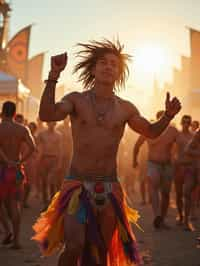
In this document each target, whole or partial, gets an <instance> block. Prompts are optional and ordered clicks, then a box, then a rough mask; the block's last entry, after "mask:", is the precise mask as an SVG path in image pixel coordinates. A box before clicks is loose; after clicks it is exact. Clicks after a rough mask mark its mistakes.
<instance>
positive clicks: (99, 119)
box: [90, 90, 114, 125]
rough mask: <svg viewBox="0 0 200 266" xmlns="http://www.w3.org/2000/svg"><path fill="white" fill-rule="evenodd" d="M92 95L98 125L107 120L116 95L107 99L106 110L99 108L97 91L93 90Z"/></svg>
mask: <svg viewBox="0 0 200 266" xmlns="http://www.w3.org/2000/svg"><path fill="white" fill-rule="evenodd" d="M90 95H91V102H92V106H93V109H94V112H95V116H96V122H97V124H98V125H102V123H103V122H104V121H105V117H106V114H107V113H108V112H109V111H110V110H111V109H112V108H113V104H114V97H113V96H112V97H111V98H110V99H107V101H108V103H107V105H106V106H105V109H104V110H98V109H97V101H96V94H95V92H94V91H93V90H91V93H90Z"/></svg>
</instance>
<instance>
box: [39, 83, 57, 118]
mask: <svg viewBox="0 0 200 266" xmlns="http://www.w3.org/2000/svg"><path fill="white" fill-rule="evenodd" d="M55 88H56V81H54V80H47V82H46V86H45V89H44V92H43V94H42V98H41V101H40V110H39V115H40V119H41V120H45V121H46V120H48V118H50V117H51V116H52V115H53V113H54V112H55Z"/></svg>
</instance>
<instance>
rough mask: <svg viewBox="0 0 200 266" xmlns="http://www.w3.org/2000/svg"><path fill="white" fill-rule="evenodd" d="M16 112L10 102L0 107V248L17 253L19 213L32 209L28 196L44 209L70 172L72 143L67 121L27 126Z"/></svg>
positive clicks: (38, 122)
mask: <svg viewBox="0 0 200 266" xmlns="http://www.w3.org/2000/svg"><path fill="white" fill-rule="evenodd" d="M15 112H16V106H15V104H14V103H13V102H9V101H8V102H5V103H4V104H3V108H2V122H1V125H0V127H1V128H0V134H1V137H2V142H1V150H0V153H2V154H1V155H0V156H1V177H0V225H1V227H2V230H3V231H4V238H3V240H2V244H3V245H7V244H13V245H12V248H14V249H19V248H21V244H20V225H21V215H22V209H23V208H25V209H26V208H30V207H31V206H30V195H31V197H35V198H37V199H38V200H39V201H40V202H41V210H45V209H46V208H47V206H48V204H49V202H50V200H51V198H52V197H53V195H54V194H55V193H56V192H57V191H58V190H59V189H60V186H61V183H62V180H63V179H64V175H65V174H67V172H68V171H69V163H70V157H71V155H72V141H71V130H70V122H69V119H66V120H65V121H64V122H63V123H59V124H57V123H56V122H49V123H46V124H45V123H43V122H42V121H41V120H40V119H39V118H38V119H37V121H31V122H28V120H27V119H25V118H24V116H23V114H20V113H17V114H16V113H15ZM20 130H21V131H22V133H23V134H26V136H24V137H23V135H22V133H21V132H20ZM23 130H24V132H23ZM18 131H19V134H18ZM3 134H4V138H3ZM5 135H6V138H7V137H9V140H8V141H6V138H5ZM30 147H31V149H30ZM17 174H18V175H19V178H18V179H17V180H15V179H16V178H17V177H16V176H17ZM15 181H17V184H16V182H15Z"/></svg>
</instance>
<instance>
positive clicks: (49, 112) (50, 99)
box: [39, 53, 74, 122]
mask: <svg viewBox="0 0 200 266" xmlns="http://www.w3.org/2000/svg"><path fill="white" fill-rule="evenodd" d="M66 65H67V54H66V53H64V54H60V55H56V56H52V57H51V70H50V72H49V76H48V79H47V80H46V86H45V89H44V92H43V94H42V98H41V102H40V110H39V116H40V119H41V120H42V121H45V122H49V121H60V120H63V119H65V117H66V116H67V115H68V114H70V113H71V112H72V111H73V108H74V107H73V103H72V101H71V100H70V98H71V97H70V94H69V95H68V96H65V97H64V98H63V99H62V101H60V102H58V103H55V88H56V83H57V81H58V78H59V76H60V73H61V72H62V71H63V70H64V69H65V67H66Z"/></svg>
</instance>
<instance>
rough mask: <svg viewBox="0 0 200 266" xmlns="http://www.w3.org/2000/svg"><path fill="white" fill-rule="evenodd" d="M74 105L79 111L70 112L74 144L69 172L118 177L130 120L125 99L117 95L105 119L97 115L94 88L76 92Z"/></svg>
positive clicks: (100, 104)
mask: <svg viewBox="0 0 200 266" xmlns="http://www.w3.org/2000/svg"><path fill="white" fill-rule="evenodd" d="M104 101H105V99H104ZM74 104H75V106H76V110H77V113H76V114H72V115H71V123H72V136H73V144H74V146H73V158H72V163H71V170H70V174H71V175H76V176H86V177H92V176H93V177H95V176H97V177H98V176H101V177H103V176H105V177H106V176H107V177H114V178H116V175H117V173H116V154H117V150H118V145H119V142H120V139H121V137H122V135H123V132H124V127H125V122H126V120H127V114H126V112H125V110H124V102H123V101H122V100H120V99H119V98H118V97H116V96H115V97H114V99H113V103H112V107H111V108H110V109H109V111H108V112H107V114H106V117H105V119H104V121H102V122H101V121H100V122H98V121H97V117H96V116H95V112H94V106H93V104H92V100H91V91H88V92H84V93H80V94H76V95H75V96H74ZM104 104H105V102H103V101H102V103H101V102H99V103H98V105H99V106H104ZM86 154H87V156H86Z"/></svg>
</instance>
